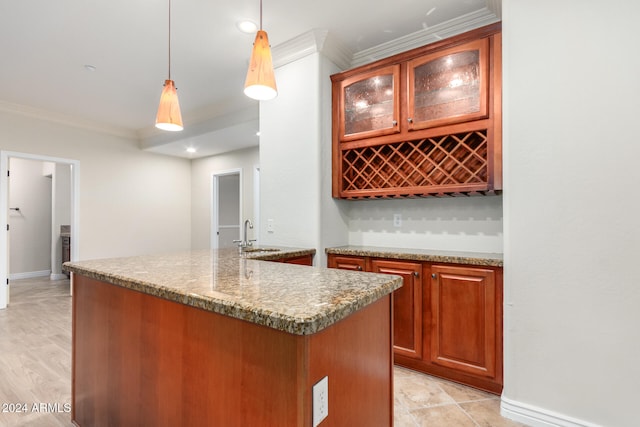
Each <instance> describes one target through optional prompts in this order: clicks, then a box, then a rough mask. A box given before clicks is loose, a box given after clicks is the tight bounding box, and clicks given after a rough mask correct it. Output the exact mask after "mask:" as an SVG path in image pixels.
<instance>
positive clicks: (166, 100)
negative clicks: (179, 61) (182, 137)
mask: <svg viewBox="0 0 640 427" xmlns="http://www.w3.org/2000/svg"><path fill="white" fill-rule="evenodd" d="M156 127H157V128H158V129H162V130H170V131H178V130H182V129H184V127H183V126H182V114H180V104H179V103H178V92H177V91H176V87H175V85H174V83H173V80H165V81H164V89H162V95H161V96H160V106H159V107H158V115H157V116H156Z"/></svg>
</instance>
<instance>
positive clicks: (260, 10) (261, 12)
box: [260, 0, 262, 31]
mask: <svg viewBox="0 0 640 427" xmlns="http://www.w3.org/2000/svg"><path fill="white" fill-rule="evenodd" d="M260 31H262V0H260Z"/></svg>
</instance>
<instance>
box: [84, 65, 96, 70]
mask: <svg viewBox="0 0 640 427" xmlns="http://www.w3.org/2000/svg"><path fill="white" fill-rule="evenodd" d="M84 69H85V70H87V71H92V72H93V71H95V70H96V69H97V68H96V66H95V65H89V64H85V66H84Z"/></svg>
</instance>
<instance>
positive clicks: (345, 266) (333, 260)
mask: <svg viewBox="0 0 640 427" xmlns="http://www.w3.org/2000/svg"><path fill="white" fill-rule="evenodd" d="M366 265H367V262H366V259H365V258H362V257H353V256H340V255H333V254H329V257H328V258H327V266H328V267H329V268H339V269H341V270H353V271H365V269H366Z"/></svg>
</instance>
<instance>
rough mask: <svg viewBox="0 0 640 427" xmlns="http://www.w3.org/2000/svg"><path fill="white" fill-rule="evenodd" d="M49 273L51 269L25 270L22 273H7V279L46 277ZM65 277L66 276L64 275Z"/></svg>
mask: <svg viewBox="0 0 640 427" xmlns="http://www.w3.org/2000/svg"><path fill="white" fill-rule="evenodd" d="M50 274H51V270H40V271H25V272H24V273H12V274H9V280H20V279H33V278H34V277H47V276H49V275H50ZM64 277H65V278H66V277H67V276H64Z"/></svg>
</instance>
